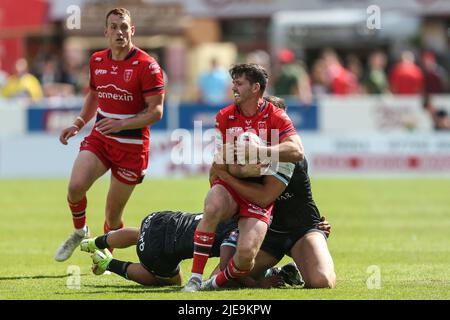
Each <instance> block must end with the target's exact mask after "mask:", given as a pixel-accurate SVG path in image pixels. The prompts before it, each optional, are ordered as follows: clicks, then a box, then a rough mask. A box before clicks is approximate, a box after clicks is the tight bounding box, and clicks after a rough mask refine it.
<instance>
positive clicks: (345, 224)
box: [0, 177, 450, 300]
mask: <svg viewBox="0 0 450 320" xmlns="http://www.w3.org/2000/svg"><path fill="white" fill-rule="evenodd" d="M107 187H108V180H107V179H103V180H100V181H99V182H98V183H97V184H96V185H94V187H93V188H92V189H91V191H90V192H89V194H88V212H87V215H88V224H89V226H90V227H91V233H92V235H98V234H100V233H101V232H102V226H103V220H104V219H103V217H104V203H105V197H106V192H107ZM66 188H67V181H66V180H1V181H0V203H1V223H0V240H1V241H0V261H1V263H0V270H1V272H0V299H2V300H3V299H158V300H162V299H163V300H166V299H168V300H171V299H174V300H175V299H176V300H183V299H220V300H226V299H255V300H263V299H282V300H288V299H450V236H449V234H450V232H449V230H450V180H446V179H314V180H313V193H314V196H315V199H316V202H317V204H318V206H319V208H320V210H321V212H322V214H323V215H325V216H326V217H327V218H328V220H329V221H330V222H331V223H332V226H333V230H332V235H331V237H330V240H329V247H330V251H331V253H332V256H333V259H334V263H335V269H336V274H337V288H336V289H333V290H326V289H320V290H306V289H299V288H288V287H287V288H283V289H271V290H253V289H252V290H250V289H241V290H229V291H217V292H198V293H194V294H192V293H182V292H180V288H179V287H162V288H150V287H142V286H140V285H138V284H135V283H133V282H129V281H126V280H124V279H122V278H121V277H119V276H117V275H114V274H112V275H103V276H94V275H93V274H92V273H91V271H90V258H89V256H88V255H87V254H85V253H82V252H80V251H76V252H75V253H74V255H73V256H72V258H71V259H69V260H68V261H66V262H64V263H58V262H55V261H54V260H53V254H54V252H55V250H56V248H57V247H58V246H59V244H60V243H61V242H62V240H63V239H65V237H67V235H68V234H69V233H70V232H71V228H72V226H71V219H70V214H69V210H68V208H67V205H66V201H65V197H66ZM207 190H208V183H207V180H206V178H203V177H202V178H190V179H183V180H150V179H149V180H145V181H144V183H143V184H142V185H140V186H138V187H137V188H136V190H135V193H134V195H133V196H132V198H131V200H130V202H129V203H128V205H127V208H126V212H125V215H124V217H125V224H126V225H127V226H139V224H140V222H141V219H142V218H143V217H144V216H145V215H146V214H148V213H150V212H153V211H157V210H166V209H171V210H184V211H190V212H199V211H200V210H201V209H202V205H203V198H204V196H205V194H206V192H207ZM114 255H115V257H116V258H118V259H121V260H130V261H137V257H136V254H135V249H134V248H129V249H126V250H120V251H119V250H116V251H115V252H114ZM288 260H289V258H284V259H283V261H282V262H281V263H284V262H286V261H288ZM216 262H217V260H216V259H210V262H209V263H208V266H207V269H208V270H207V273H209V271H210V270H212V268H213V266H214V264H215V263H216ZM190 265H191V260H187V261H184V262H183V263H182V271H183V273H184V275H185V278H186V276H187V275H189V270H190ZM370 266H376V267H370ZM71 268H75V270H79V271H80V278H79V288H77V282H76V280H74V279H75V278H73V277H69V276H68V270H70V269H71ZM371 268H378V270H379V271H380V287H379V288H377V287H376V286H375V288H369V287H370V286H369V287H368V285H367V283H368V282H369V283H372V284H374V282H373V281H371V279H373V277H374V276H375V274H373V273H371V270H373V269H371ZM368 279H369V281H368ZM372 287H373V286H372Z"/></svg>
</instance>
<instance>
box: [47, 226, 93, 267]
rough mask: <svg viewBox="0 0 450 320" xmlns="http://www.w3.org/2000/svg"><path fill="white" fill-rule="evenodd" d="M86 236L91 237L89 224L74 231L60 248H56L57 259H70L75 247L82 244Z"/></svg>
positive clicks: (60, 260)
mask: <svg viewBox="0 0 450 320" xmlns="http://www.w3.org/2000/svg"><path fill="white" fill-rule="evenodd" d="M85 238H89V228H88V227H87V226H86V228H85V229H82V230H75V231H74V232H72V234H71V235H70V236H69V238H67V240H66V241H64V242H63V243H62V244H61V246H60V247H59V248H58V250H56V253H55V260H56V261H59V262H62V261H66V260H67V259H69V258H70V256H71V255H72V253H73V252H74V251H75V249H76V248H77V247H78V246H79V245H80V243H81V241H82V240H83V239H85Z"/></svg>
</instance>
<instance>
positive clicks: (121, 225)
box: [103, 221, 123, 253]
mask: <svg viewBox="0 0 450 320" xmlns="http://www.w3.org/2000/svg"><path fill="white" fill-rule="evenodd" d="M122 228H123V221H121V222H120V226H119V227H118V228H115V229H111V228H110V227H109V226H108V224H107V223H106V221H105V223H104V224H103V231H104V232H105V234H107V233H108V232H110V231H113V230H119V229H122ZM108 250H109V252H111V253H112V252H113V251H114V248H108Z"/></svg>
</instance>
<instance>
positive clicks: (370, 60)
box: [0, 48, 450, 129]
mask: <svg viewBox="0 0 450 320" xmlns="http://www.w3.org/2000/svg"><path fill="white" fill-rule="evenodd" d="M364 58H365V59H364V60H362V59H361V57H358V56H357V55H356V54H354V53H350V54H347V55H345V56H343V55H338V54H337V52H336V51H335V50H333V49H331V48H327V49H324V50H322V51H321V52H320V54H319V55H318V56H317V58H315V59H312V60H311V59H310V60H309V65H307V64H306V63H305V61H304V60H302V59H299V58H298V57H296V55H295V53H294V51H292V50H290V49H287V48H286V49H282V50H279V51H278V52H277V54H276V56H275V57H271V56H270V55H269V54H268V53H267V52H265V51H262V50H257V51H254V52H251V53H249V54H247V55H246V56H245V60H246V62H248V63H258V64H262V65H263V66H265V68H266V69H267V70H268V71H269V74H270V82H269V85H268V92H269V93H270V94H274V95H276V96H280V97H290V98H297V99H299V100H300V101H301V102H302V103H303V104H305V105H309V104H311V103H312V102H313V100H314V97H317V96H320V95H323V94H330V95H339V96H343V95H356V94H390V93H391V94H395V95H422V96H423V97H425V100H424V101H426V102H424V109H425V110H426V111H428V112H429V113H430V116H431V117H432V119H433V121H434V123H435V124H436V125H435V127H436V128H442V129H445V128H446V127H447V126H449V125H448V124H447V123H448V115H447V113H446V112H445V111H443V110H436V109H435V108H434V107H432V105H431V104H430V103H429V101H430V100H429V98H428V97H429V96H430V95H433V94H445V93H449V91H450V86H449V79H448V71H447V70H446V69H445V68H444V67H443V66H441V65H440V64H439V63H438V59H437V58H436V56H435V55H434V54H433V52H431V51H422V52H421V53H420V54H419V55H417V56H416V55H415V54H414V53H413V52H412V51H408V50H405V51H403V52H402V53H401V55H400V57H399V58H398V59H389V57H388V56H387V54H386V53H385V52H384V51H382V50H375V51H373V52H371V53H370V54H369V55H368V56H367V57H364ZM227 67H228V66H224V65H221V63H220V61H219V60H218V59H217V58H212V59H211V61H210V68H209V69H208V70H207V71H205V72H203V73H201V74H199V75H198V78H197V82H196V86H197V89H198V90H197V91H198V94H197V97H198V102H200V103H205V104H208V105H217V104H223V103H226V102H228V101H231V99H232V95H231V90H230V81H229V76H228V72H227ZM30 69H31V70H30ZM88 81H89V71H88V66H87V63H86V64H84V65H80V64H73V63H71V62H70V61H66V62H62V61H61V59H59V58H58V57H57V56H52V57H47V58H46V59H41V60H40V61H38V62H37V63H35V64H34V65H33V67H32V68H30V67H29V65H28V63H27V60H26V59H23V58H22V59H19V60H17V62H16V64H15V71H14V73H13V74H10V75H8V74H7V73H6V72H5V71H3V70H2V66H1V61H0V97H27V98H29V99H30V100H32V101H37V100H39V99H41V98H42V97H70V96H75V95H83V94H84V93H85V92H86V90H87V87H88Z"/></svg>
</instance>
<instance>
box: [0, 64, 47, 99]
mask: <svg viewBox="0 0 450 320" xmlns="http://www.w3.org/2000/svg"><path fill="white" fill-rule="evenodd" d="M15 67H16V72H15V74H13V75H11V76H10V77H9V78H8V80H7V82H6V85H5V86H4V87H3V89H2V91H1V95H2V96H5V97H29V98H31V99H32V100H34V101H35V100H38V99H40V98H42V96H43V94H42V88H41V84H40V83H39V80H38V79H37V78H36V77H35V76H34V75H32V74H31V73H29V72H28V62H27V60H25V59H23V58H21V59H19V60H17V61H16V65H15Z"/></svg>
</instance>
